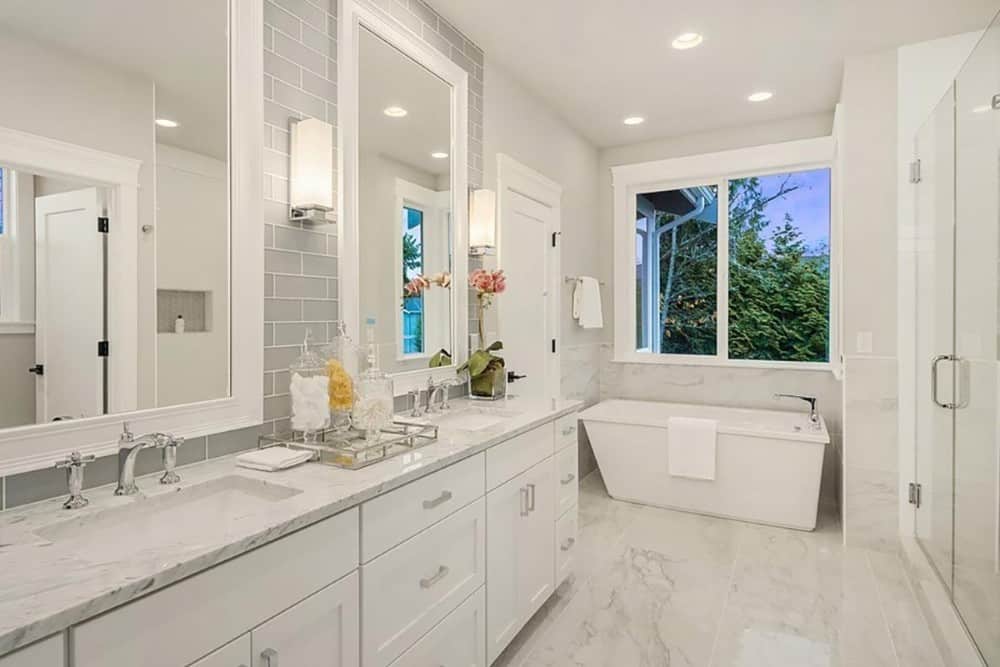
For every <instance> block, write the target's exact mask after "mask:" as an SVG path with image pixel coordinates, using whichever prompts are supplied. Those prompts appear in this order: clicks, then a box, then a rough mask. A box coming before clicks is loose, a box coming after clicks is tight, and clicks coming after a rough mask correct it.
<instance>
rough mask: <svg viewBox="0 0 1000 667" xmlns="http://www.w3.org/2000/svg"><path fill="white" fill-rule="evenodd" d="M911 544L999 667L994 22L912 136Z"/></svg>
mask: <svg viewBox="0 0 1000 667" xmlns="http://www.w3.org/2000/svg"><path fill="white" fill-rule="evenodd" d="M915 153H916V157H917V160H918V162H917V163H916V164H917V165H918V166H917V167H916V168H915V170H914V173H913V179H912V180H914V181H917V183H916V187H915V188H914V196H915V198H916V199H915V208H916V212H917V213H916V244H917V245H916V248H917V251H916V263H917V264H916V316H917V317H916V368H917V379H918V382H917V384H916V386H915V387H914V391H915V393H916V396H915V398H916V406H917V410H916V420H917V423H916V433H917V447H916V470H917V480H916V481H917V484H919V486H914V487H913V488H911V502H913V505H914V507H915V509H914V511H915V526H916V535H917V540H918V542H919V544H920V545H921V547H922V548H923V550H924V552H925V553H926V555H927V557H928V559H929V560H930V562H931V563H932V565H933V566H934V568H935V569H936V570H937V573H938V575H939V576H940V578H941V580H942V582H943V583H944V585H945V588H946V589H947V591H948V593H949V595H950V597H951V600H952V602H953V604H954V606H955V609H956V610H957V612H958V614H959V616H960V617H961V619H962V621H963V622H964V624H965V627H966V629H967V630H968V632H969V635H970V636H971V637H972V639H973V641H974V643H975V644H976V646H977V648H978V649H979V652H980V654H981V655H982V657H983V659H984V661H985V662H986V664H987V665H990V667H1000V523H998V522H1000V485H998V478H1000V458H998V445H1000V345H998V339H1000V26H998V25H997V23H994V24H993V25H992V26H991V27H990V28H989V29H987V31H986V32H985V34H984V36H983V38H982V40H981V41H980V43H979V44H978V45H977V47H976V48H975V49H974V51H973V52H972V54H971V56H970V57H969V59H968V61H967V62H966V63H965V64H964V65H963V67H962V69H961V71H960V73H959V75H958V77H957V78H956V79H955V80H954V82H953V84H952V86H951V87H950V88H949V89H948V91H947V93H946V94H945V96H944V97H943V98H942V99H941V101H940V102H939V104H938V105H937V107H936V108H935V109H934V111H933V112H932V113H931V116H930V117H929V118H928V119H927V121H926V122H925V123H924V125H923V126H922V127H921V129H920V130H919V132H918V134H917V136H916V138H915Z"/></svg>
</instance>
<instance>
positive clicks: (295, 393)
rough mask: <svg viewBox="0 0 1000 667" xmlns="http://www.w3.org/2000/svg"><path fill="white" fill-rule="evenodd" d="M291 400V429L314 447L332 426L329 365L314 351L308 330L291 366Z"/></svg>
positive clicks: (289, 368)
mask: <svg viewBox="0 0 1000 667" xmlns="http://www.w3.org/2000/svg"><path fill="white" fill-rule="evenodd" d="M288 371H289V375H290V376H291V378H290V382H289V393H290V394H291V397H292V430H294V431H301V432H302V438H303V440H304V441H305V442H307V443H310V444H313V443H315V442H316V441H317V439H318V436H319V433H321V432H322V431H323V430H325V429H326V428H328V427H329V426H330V408H329V400H330V399H329V395H328V392H327V390H328V384H329V378H328V376H327V370H326V362H325V360H324V359H323V357H321V356H320V355H319V354H317V353H316V352H315V351H314V350H313V349H312V331H310V330H307V331H306V337H305V340H304V341H303V343H302V354H300V355H299V356H298V357H297V358H296V359H295V361H293V362H292V363H291V365H290V366H289V367H288Z"/></svg>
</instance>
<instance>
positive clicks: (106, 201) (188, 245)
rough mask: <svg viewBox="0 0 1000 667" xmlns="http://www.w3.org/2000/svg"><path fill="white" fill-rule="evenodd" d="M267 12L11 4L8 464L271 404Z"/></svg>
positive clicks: (229, 424) (0, 405)
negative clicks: (265, 375)
mask: <svg viewBox="0 0 1000 667" xmlns="http://www.w3.org/2000/svg"><path fill="white" fill-rule="evenodd" d="M262 22H263V17H262V3H261V0H177V1H176V2H172V3H167V4H163V3H145V2H141V3H136V2H132V1H131V0H93V1H92V2H87V3H75V4H73V3H71V4H69V5H67V4H66V3H65V2H61V0H10V1H9V2H6V3H5V6H4V11H3V17H2V19H0V60H2V61H3V62H4V67H3V68H2V70H0V88H2V89H3V90H4V103H3V104H2V105H0V378H2V379H0V474H4V475H6V474H15V473H18V472H23V471H25V470H32V469H37V468H40V467H44V466H47V465H51V464H52V463H53V462H54V461H56V460H58V459H60V458H63V457H65V456H66V454H67V453H68V452H70V451H74V450H76V451H80V452H81V453H84V454H96V455H103V454H108V453H112V452H113V451H115V448H116V445H117V440H118V435H119V433H120V432H121V430H122V422H123V421H128V422H130V423H131V425H132V429H133V431H135V432H145V431H153V430H160V431H169V432H173V433H175V434H177V435H183V436H187V437H192V436H198V435H204V434H208V433H218V432H221V431H225V430H229V429H234V428H240V427H244V426H251V425H254V424H257V423H260V421H261V417H262V406H261V390H262V387H261V377H262V366H263V362H262V356H263V332H262V325H261V322H262V321H263V231H264V230H263V223H262V221H261V198H262V188H261V180H262V169H261V150H262V140H261V130H260V128H261V125H262V122H263V120H262V116H263V114H262V105H263V102H262V100H263V94H262V72H261V63H260V61H261V49H262V34H263V23H262ZM111 26H116V27H115V28H114V30H113V31H112V28H111ZM178 35H183V42H184V48H177V39H178ZM233 332H238V334H239V335H232V334H233Z"/></svg>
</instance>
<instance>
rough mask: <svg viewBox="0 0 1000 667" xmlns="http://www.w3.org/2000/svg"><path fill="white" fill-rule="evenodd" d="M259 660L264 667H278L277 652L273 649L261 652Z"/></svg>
mask: <svg viewBox="0 0 1000 667" xmlns="http://www.w3.org/2000/svg"><path fill="white" fill-rule="evenodd" d="M260 658H261V660H263V661H264V667H278V652H277V651H275V650H274V649H273V648H266V649H264V650H263V651H261V652H260Z"/></svg>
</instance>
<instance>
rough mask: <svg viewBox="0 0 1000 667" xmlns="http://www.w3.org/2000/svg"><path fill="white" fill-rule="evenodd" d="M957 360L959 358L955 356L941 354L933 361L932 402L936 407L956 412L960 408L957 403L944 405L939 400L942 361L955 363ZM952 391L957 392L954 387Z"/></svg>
mask: <svg viewBox="0 0 1000 667" xmlns="http://www.w3.org/2000/svg"><path fill="white" fill-rule="evenodd" d="M956 359H957V357H956V356H955V355H953V354H939V355H938V356H936V357H934V360H933V361H931V400H932V401H934V404H935V405H937V406H938V407H941V408H944V409H945V410H954V409H955V408H957V407H959V406H958V405H957V404H955V403H942V402H941V401H939V400H938V366H939V365H940V364H941V362H942V361H955V360H956ZM953 384H954V383H953ZM952 391H953V392H954V391H956V388H955V387H954V386H953V388H952ZM963 407H964V406H963Z"/></svg>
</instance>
